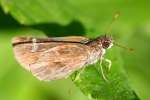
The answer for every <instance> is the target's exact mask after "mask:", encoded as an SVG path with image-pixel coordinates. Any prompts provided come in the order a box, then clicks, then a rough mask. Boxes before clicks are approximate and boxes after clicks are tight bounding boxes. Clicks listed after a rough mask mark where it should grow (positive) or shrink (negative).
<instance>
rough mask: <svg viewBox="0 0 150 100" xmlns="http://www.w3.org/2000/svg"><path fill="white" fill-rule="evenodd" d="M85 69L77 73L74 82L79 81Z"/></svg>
mask: <svg viewBox="0 0 150 100" xmlns="http://www.w3.org/2000/svg"><path fill="white" fill-rule="evenodd" d="M85 67H86V66H84V67H83V68H82V69H81V70H80V71H79V73H77V75H76V76H75V79H74V81H77V80H78V79H79V78H80V75H81V73H83V72H84V70H85Z"/></svg>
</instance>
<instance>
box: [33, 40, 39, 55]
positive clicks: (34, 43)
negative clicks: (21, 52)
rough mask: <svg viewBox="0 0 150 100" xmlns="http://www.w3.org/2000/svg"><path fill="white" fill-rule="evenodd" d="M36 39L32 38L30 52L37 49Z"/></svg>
mask: <svg viewBox="0 0 150 100" xmlns="http://www.w3.org/2000/svg"><path fill="white" fill-rule="evenodd" d="M36 42H37V40H36V39H35V38H33V39H32V43H33V47H32V52H36V51H37V49H38V46H37V43H36Z"/></svg>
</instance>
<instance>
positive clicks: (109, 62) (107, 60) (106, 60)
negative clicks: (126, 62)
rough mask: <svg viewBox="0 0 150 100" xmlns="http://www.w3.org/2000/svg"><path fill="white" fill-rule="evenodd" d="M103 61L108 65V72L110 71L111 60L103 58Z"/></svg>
mask: <svg viewBox="0 0 150 100" xmlns="http://www.w3.org/2000/svg"><path fill="white" fill-rule="evenodd" d="M103 60H104V61H105V62H107V63H108V66H107V67H108V71H110V69H111V65H112V63H111V60H109V59H106V58H103Z"/></svg>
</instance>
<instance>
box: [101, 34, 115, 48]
mask: <svg viewBox="0 0 150 100" xmlns="http://www.w3.org/2000/svg"><path fill="white" fill-rule="evenodd" d="M99 40H100V42H101V44H102V47H103V48H104V49H108V48H111V47H112V46H113V39H112V37H111V36H106V35H104V36H101V37H99Z"/></svg>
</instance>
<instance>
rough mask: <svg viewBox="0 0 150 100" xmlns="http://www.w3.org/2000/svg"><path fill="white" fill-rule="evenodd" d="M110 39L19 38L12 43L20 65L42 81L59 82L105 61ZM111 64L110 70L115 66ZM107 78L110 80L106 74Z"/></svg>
mask: <svg viewBox="0 0 150 100" xmlns="http://www.w3.org/2000/svg"><path fill="white" fill-rule="evenodd" d="M112 44H113V40H112V38H111V37H110V36H106V35H104V36H100V37H98V38H96V39H88V38H86V37H82V36H68V37H52V38H33V37H15V38H14V39H13V41H12V45H13V49H14V53H15V57H16V59H17V61H18V62H19V63H20V64H21V65H22V66H23V67H24V68H25V69H26V70H28V71H31V72H32V74H33V75H34V76H35V77H37V78H38V79H40V80H57V79H63V78H66V77H67V76H69V75H70V74H71V73H73V72H74V71H76V70H78V69H81V68H85V66H87V65H89V64H93V63H96V62H97V61H98V60H100V61H102V59H103V55H104V53H105V49H107V48H110V47H111V46H112ZM106 61H108V62H109V66H108V67H109V69H110V66H111V62H110V61H109V60H107V59H106ZM102 75H103V78H104V79H105V80H106V78H105V76H104V73H103V72H102Z"/></svg>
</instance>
